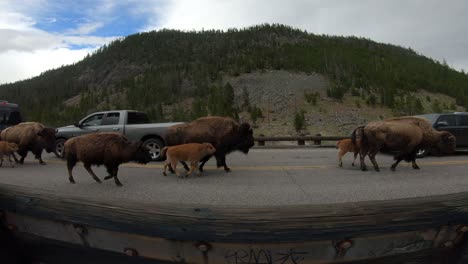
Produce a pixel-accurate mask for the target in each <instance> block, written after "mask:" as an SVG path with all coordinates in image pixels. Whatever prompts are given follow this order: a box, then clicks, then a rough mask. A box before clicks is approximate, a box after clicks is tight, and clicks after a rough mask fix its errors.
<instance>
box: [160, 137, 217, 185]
mask: <svg viewBox="0 0 468 264" xmlns="http://www.w3.org/2000/svg"><path fill="white" fill-rule="evenodd" d="M215 152H216V149H215V148H214V147H213V145H211V143H188V144H182V145H177V146H172V147H165V148H164V149H163V150H162V155H166V156H167V159H166V162H165V164H164V172H163V174H164V176H166V175H167V174H166V169H167V167H168V166H169V165H171V166H172V169H173V170H174V171H175V173H176V175H177V176H178V177H180V174H179V172H178V171H177V168H176V167H177V163H179V161H190V170H189V171H188V172H187V174H186V175H185V177H187V176H188V175H190V174H191V173H192V171H196V170H197V169H198V161H199V160H201V159H202V158H204V157H206V156H211V155H213V153H215ZM198 170H199V169H198ZM201 173H202V171H201V170H199V172H198V176H201Z"/></svg>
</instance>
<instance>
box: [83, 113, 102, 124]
mask: <svg viewBox="0 0 468 264" xmlns="http://www.w3.org/2000/svg"><path fill="white" fill-rule="evenodd" d="M103 116H104V114H96V115H92V116H90V117H88V118H86V120H85V121H83V123H82V125H83V126H100V125H101V124H102V117H103Z"/></svg>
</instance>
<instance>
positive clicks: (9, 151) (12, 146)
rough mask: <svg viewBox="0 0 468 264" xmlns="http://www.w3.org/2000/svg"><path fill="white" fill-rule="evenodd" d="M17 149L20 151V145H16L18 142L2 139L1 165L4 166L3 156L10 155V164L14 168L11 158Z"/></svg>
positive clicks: (0, 150)
mask: <svg viewBox="0 0 468 264" xmlns="http://www.w3.org/2000/svg"><path fill="white" fill-rule="evenodd" d="M16 151H18V145H16V143H11V142H7V141H0V167H2V166H3V156H8V161H9V162H10V166H11V167H12V168H13V167H15V165H14V164H13V161H12V160H11V156H13V155H14V153H15V152H16Z"/></svg>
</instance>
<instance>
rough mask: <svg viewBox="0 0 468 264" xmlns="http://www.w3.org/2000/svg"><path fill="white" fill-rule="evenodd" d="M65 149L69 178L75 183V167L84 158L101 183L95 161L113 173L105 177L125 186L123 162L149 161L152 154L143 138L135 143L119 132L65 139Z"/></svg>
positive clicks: (88, 169)
mask: <svg viewBox="0 0 468 264" xmlns="http://www.w3.org/2000/svg"><path fill="white" fill-rule="evenodd" d="M64 152H65V158H66V160H67V169H68V180H69V181H70V182H71V183H75V180H74V179H73V174H72V170H73V167H75V165H76V163H77V162H78V161H81V162H83V164H84V167H85V169H86V170H87V171H88V173H89V174H90V175H91V176H92V177H93V179H94V180H95V181H96V182H98V183H101V180H100V179H99V178H98V177H97V176H96V174H95V173H94V172H93V170H92V169H91V165H98V166H99V165H104V166H105V167H106V169H107V172H108V173H109V175H108V176H106V177H104V180H108V179H111V178H114V181H115V184H116V185H117V186H122V183H121V182H120V181H119V178H118V177H117V173H118V171H119V166H120V164H122V163H125V162H129V161H136V162H138V163H141V164H146V163H148V162H150V161H151V155H150V153H149V152H148V149H147V148H146V147H144V146H143V143H142V142H137V143H132V142H130V141H128V139H127V138H126V137H125V136H124V135H122V134H120V133H115V132H99V133H91V134H86V135H81V136H78V137H74V138H71V139H69V140H67V141H66V142H65V146H64Z"/></svg>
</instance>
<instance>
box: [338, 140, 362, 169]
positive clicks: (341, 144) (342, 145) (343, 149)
mask: <svg viewBox="0 0 468 264" xmlns="http://www.w3.org/2000/svg"><path fill="white" fill-rule="evenodd" d="M359 145H360V140H358V141H356V144H354V143H353V142H352V140H351V139H350V138H346V139H342V140H340V141H338V142H337V143H336V148H337V149H339V150H340V151H339V152H338V165H339V166H340V167H343V156H344V155H345V154H346V153H348V152H353V153H354V159H353V163H352V164H351V165H353V166H354V163H355V162H356V158H357V155H358V154H359Z"/></svg>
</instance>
